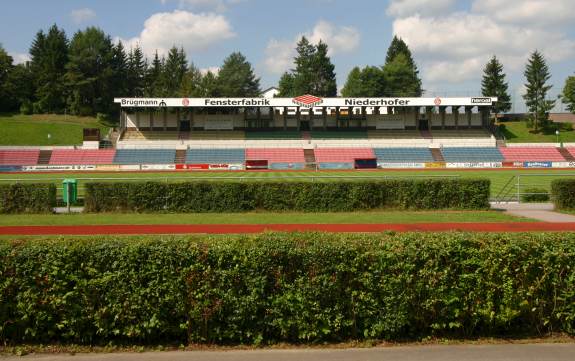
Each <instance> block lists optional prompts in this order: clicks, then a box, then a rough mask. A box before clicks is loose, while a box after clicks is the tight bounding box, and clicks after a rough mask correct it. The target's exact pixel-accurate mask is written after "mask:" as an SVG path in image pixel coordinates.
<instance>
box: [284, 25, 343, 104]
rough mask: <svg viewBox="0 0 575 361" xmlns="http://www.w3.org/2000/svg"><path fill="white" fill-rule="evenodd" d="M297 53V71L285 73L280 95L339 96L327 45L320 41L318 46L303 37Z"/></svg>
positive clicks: (295, 62) (298, 44)
mask: <svg viewBox="0 0 575 361" xmlns="http://www.w3.org/2000/svg"><path fill="white" fill-rule="evenodd" d="M296 52H297V55H296V57H295V58H294V64H295V69H291V71H290V72H289V73H285V74H284V75H283V76H282V79H281V80H280V83H279V91H280V95H281V96H296V95H301V94H313V95H317V96H335V95H336V94H337V84H336V80H335V72H334V69H335V67H334V65H333V64H332V63H331V60H330V58H329V56H328V55H327V53H328V47H327V44H325V43H324V42H322V41H320V42H319V43H318V45H317V46H316V45H313V44H311V43H310V42H309V41H308V40H307V38H306V37H305V36H302V38H301V40H300V41H299V42H298V43H297V47H296Z"/></svg>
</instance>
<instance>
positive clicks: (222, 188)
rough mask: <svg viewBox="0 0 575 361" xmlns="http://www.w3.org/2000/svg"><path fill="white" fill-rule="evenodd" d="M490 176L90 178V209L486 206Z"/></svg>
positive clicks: (316, 209)
mask: <svg viewBox="0 0 575 361" xmlns="http://www.w3.org/2000/svg"><path fill="white" fill-rule="evenodd" d="M489 186H490V182H489V180H470V179H426V180H383V181H355V182H324V183H312V182H287V183H279V182H221V181H220V182H187V183H172V184H167V183H161V182H139V183H87V184H86V196H85V206H86V208H85V210H86V211H87V212H103V211H104V212H106V211H127V212H162V211H165V212H241V211H250V210H256V209H261V210H273V211H288V210H295V211H304V212H320V211H324V212H325V211H331V212H340V211H354V210H365V209H378V208H397V209H446V208H451V209H484V208H487V207H489Z"/></svg>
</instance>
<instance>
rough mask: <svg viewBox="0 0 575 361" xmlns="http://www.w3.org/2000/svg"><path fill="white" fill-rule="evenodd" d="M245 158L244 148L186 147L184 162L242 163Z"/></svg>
mask: <svg viewBox="0 0 575 361" xmlns="http://www.w3.org/2000/svg"><path fill="white" fill-rule="evenodd" d="M245 160H246V152H245V150H244V149H236V148H232V149H188V151H187V152H186V164H217V163H227V164H243V163H244V162H245Z"/></svg>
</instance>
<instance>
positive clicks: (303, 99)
mask: <svg viewBox="0 0 575 361" xmlns="http://www.w3.org/2000/svg"><path fill="white" fill-rule="evenodd" d="M292 102H293V103H294V104H296V105H299V106H302V107H306V108H312V107H315V106H318V105H320V104H321V103H323V100H322V99H321V98H320V97H316V96H314V95H310V94H306V95H300V96H299V97H295V98H293V100H292Z"/></svg>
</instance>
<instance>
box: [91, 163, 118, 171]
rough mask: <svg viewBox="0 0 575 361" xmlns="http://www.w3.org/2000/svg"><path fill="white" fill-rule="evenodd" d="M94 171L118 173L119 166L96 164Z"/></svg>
mask: <svg viewBox="0 0 575 361" xmlns="http://www.w3.org/2000/svg"><path fill="white" fill-rule="evenodd" d="M96 170H102V171H118V170H120V166H119V165H118V164H98V165H96Z"/></svg>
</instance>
